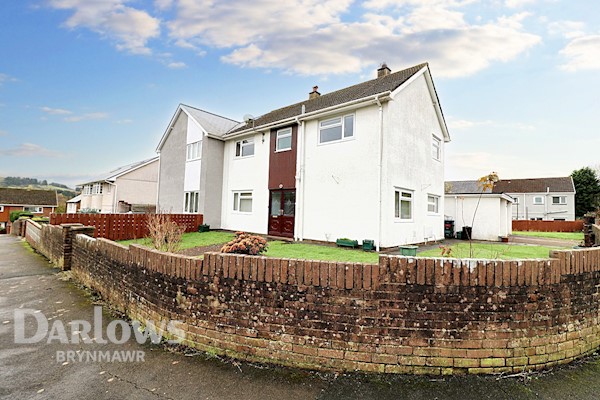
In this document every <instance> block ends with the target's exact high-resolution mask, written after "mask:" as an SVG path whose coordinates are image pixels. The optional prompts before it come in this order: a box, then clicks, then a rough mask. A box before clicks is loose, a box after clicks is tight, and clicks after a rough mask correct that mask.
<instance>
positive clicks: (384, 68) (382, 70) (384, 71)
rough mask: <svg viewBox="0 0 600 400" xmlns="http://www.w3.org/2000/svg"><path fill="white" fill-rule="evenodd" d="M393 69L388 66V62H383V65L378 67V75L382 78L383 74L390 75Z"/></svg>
mask: <svg viewBox="0 0 600 400" xmlns="http://www.w3.org/2000/svg"><path fill="white" fill-rule="evenodd" d="M391 72H392V70H391V69H390V68H389V67H388V66H387V64H386V63H383V64H381V67H379V69H377V77H378V78H381V77H383V76H388V75H389V74H390V73H391Z"/></svg>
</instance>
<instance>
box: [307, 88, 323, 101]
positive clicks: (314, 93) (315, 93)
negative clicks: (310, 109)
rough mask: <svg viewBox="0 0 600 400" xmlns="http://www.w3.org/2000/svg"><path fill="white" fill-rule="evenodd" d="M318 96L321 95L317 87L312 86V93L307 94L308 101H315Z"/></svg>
mask: <svg viewBox="0 0 600 400" xmlns="http://www.w3.org/2000/svg"><path fill="white" fill-rule="evenodd" d="M320 95H321V93H319V87H318V86H313V91H312V92H310V93H309V94H308V99H309V100H312V99H316V98H317V97H319V96H320Z"/></svg>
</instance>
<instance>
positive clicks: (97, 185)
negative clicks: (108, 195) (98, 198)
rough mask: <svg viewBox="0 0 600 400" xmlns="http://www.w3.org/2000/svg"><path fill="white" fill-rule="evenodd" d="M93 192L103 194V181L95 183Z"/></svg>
mask: <svg viewBox="0 0 600 400" xmlns="http://www.w3.org/2000/svg"><path fill="white" fill-rule="evenodd" d="M92 194H102V183H94V187H93V188H92Z"/></svg>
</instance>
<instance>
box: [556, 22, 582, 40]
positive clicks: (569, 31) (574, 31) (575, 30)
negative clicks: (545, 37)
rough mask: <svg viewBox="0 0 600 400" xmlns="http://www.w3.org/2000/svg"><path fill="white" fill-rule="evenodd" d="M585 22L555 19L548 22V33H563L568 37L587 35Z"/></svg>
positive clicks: (562, 34)
mask: <svg viewBox="0 0 600 400" xmlns="http://www.w3.org/2000/svg"><path fill="white" fill-rule="evenodd" d="M584 29H585V22H581V21H554V22H550V23H548V33H550V34H551V35H561V36H564V37H566V38H567V39H574V38H576V37H580V36H583V35H585V32H584Z"/></svg>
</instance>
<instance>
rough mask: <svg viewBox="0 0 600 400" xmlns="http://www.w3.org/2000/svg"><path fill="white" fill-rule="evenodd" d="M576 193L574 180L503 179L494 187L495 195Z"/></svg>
mask: <svg viewBox="0 0 600 400" xmlns="http://www.w3.org/2000/svg"><path fill="white" fill-rule="evenodd" d="M547 191H550V192H554V193H557V192H563V193H565V192H566V193H575V185H574V184H573V178H571V177H570V176H565V177H560V178H532V179H501V180H500V181H499V182H497V183H496V185H495V186H494V192H495V193H544V192H547Z"/></svg>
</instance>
